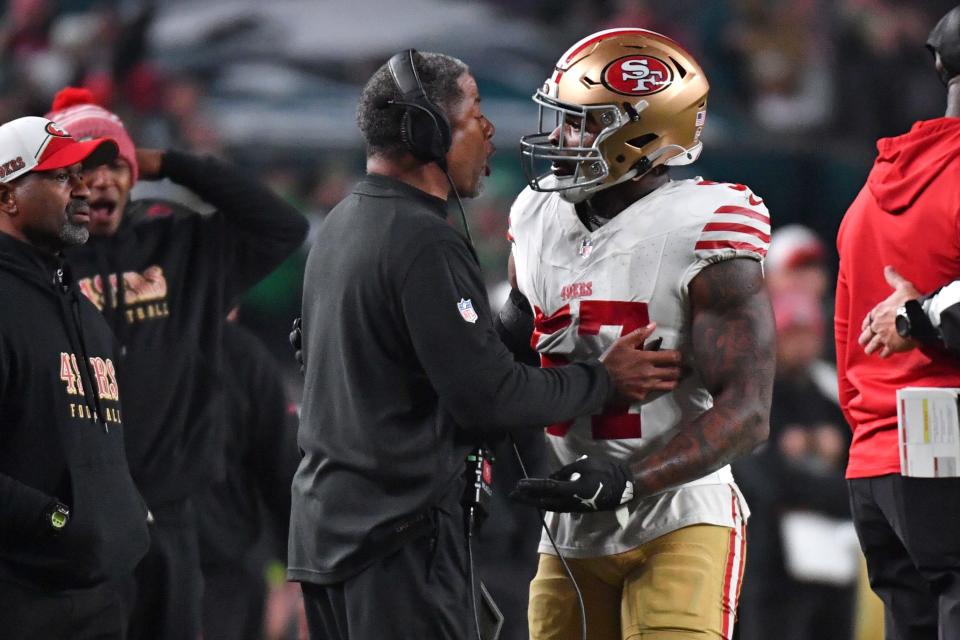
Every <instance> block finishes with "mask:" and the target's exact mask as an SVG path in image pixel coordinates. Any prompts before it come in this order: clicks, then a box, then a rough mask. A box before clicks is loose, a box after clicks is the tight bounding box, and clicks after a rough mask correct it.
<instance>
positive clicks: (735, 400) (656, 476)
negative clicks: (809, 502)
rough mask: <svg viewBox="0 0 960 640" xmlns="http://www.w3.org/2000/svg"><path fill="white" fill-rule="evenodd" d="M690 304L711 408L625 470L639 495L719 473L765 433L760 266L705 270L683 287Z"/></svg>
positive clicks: (769, 383) (767, 362)
mask: <svg viewBox="0 0 960 640" xmlns="http://www.w3.org/2000/svg"><path fill="white" fill-rule="evenodd" d="M690 303H691V306H692V313H693V327H692V340H693V357H694V368H695V369H696V370H697V372H698V373H699V374H700V378H701V379H702V380H703V383H704V386H705V387H706V388H707V390H708V391H709V392H710V394H711V395H712V396H713V407H712V408H711V409H709V410H707V411H706V412H704V413H703V414H701V415H700V416H698V417H697V418H696V419H694V420H692V421H691V422H689V423H687V424H684V425H682V426H681V427H680V431H679V433H677V434H676V435H675V436H674V437H673V438H671V439H670V440H669V441H668V442H667V443H666V444H665V445H664V447H663V448H662V449H660V450H659V451H657V452H655V453H653V454H651V455H649V456H648V457H646V458H644V459H642V460H638V461H636V462H634V463H632V464H631V471H632V472H633V476H634V485H635V492H636V494H637V495H639V496H641V497H643V496H648V495H651V494H654V493H656V492H658V491H661V490H663V489H666V488H669V487H673V486H676V485H679V484H683V483H684V482H688V481H690V480H695V479H697V478H699V477H701V476H704V475H706V474H708V473H710V472H711V471H715V470H717V469H719V468H720V467H723V466H724V465H726V464H727V463H729V462H731V461H732V460H734V459H735V458H737V457H739V456H741V455H743V454H745V453H749V452H750V451H752V450H753V449H754V447H756V446H757V445H758V444H760V443H761V442H763V441H764V440H766V439H767V435H768V433H769V431H770V398H771V393H772V390H773V371H774V355H775V348H774V344H775V343H774V323H773V312H772V310H771V308H770V300H769V298H768V297H767V291H766V288H765V287H764V283H763V274H762V271H761V268H760V263H758V262H755V261H753V260H747V259H740V258H737V259H733V260H727V261H724V262H720V263H717V264H713V265H710V266H708V267H706V268H705V269H703V271H701V272H700V274H699V275H697V277H696V278H694V280H693V282H691V283H690Z"/></svg>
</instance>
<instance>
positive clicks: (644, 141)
mask: <svg viewBox="0 0 960 640" xmlns="http://www.w3.org/2000/svg"><path fill="white" fill-rule="evenodd" d="M659 137H660V136H658V135H657V134H655V133H648V134H645V135H642V136H638V137H636V138H631V139H630V140H627V144H628V145H630V146H631V147H636V148H637V149H643V148H644V147H645V146H647V145H648V144H650V143H651V142H653V141H654V140H656V139H657V138H659Z"/></svg>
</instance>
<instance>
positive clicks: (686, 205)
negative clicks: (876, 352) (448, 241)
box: [510, 29, 774, 640]
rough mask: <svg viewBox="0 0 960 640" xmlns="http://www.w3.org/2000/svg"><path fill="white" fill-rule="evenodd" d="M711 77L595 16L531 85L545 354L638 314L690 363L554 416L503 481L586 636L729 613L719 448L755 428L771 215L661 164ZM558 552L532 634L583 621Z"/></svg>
mask: <svg viewBox="0 0 960 640" xmlns="http://www.w3.org/2000/svg"><path fill="white" fill-rule="evenodd" d="M708 90H709V85H708V83H707V79H706V77H705V76H704V73H703V70H702V69H701V68H700V66H699V65H698V64H697V62H696V61H695V60H694V59H693V57H692V56H691V55H690V54H689V53H688V52H687V51H685V50H684V49H683V48H682V47H681V46H680V45H679V44H677V43H676V42H674V41H673V40H671V39H670V38H668V37H666V36H663V35H660V34H658V33H654V32H651V31H646V30H644V29H613V30H608V31H602V32H599V33H596V34H594V35H591V36H588V37H587V38H584V39H583V40H581V41H580V42H578V43H576V44H575V45H573V46H572V47H571V48H570V49H569V50H568V51H567V52H566V53H564V54H563V56H562V57H561V58H560V60H559V61H558V62H557V65H556V69H555V71H554V73H553V74H552V75H551V76H550V77H549V78H548V79H547V80H546V82H545V83H544V84H543V86H542V87H541V88H540V89H539V90H538V91H537V92H536V94H535V95H534V96H533V100H534V101H535V102H536V103H537V104H538V105H539V107H540V118H541V126H540V131H539V132H538V133H537V134H534V135H529V136H525V137H523V138H522V140H521V149H522V155H523V158H524V168H525V170H526V172H527V178H528V181H529V187H528V188H527V189H525V190H524V191H523V192H522V193H521V194H520V196H519V197H518V198H517V200H516V202H515V203H514V205H513V207H512V209H511V212H510V237H511V239H512V243H513V245H512V254H511V257H510V262H511V264H510V272H511V276H512V284H513V285H514V287H515V288H516V289H518V290H519V293H517V292H514V294H513V295H512V297H511V299H512V300H513V301H514V302H515V303H517V304H520V305H522V304H523V302H522V298H521V297H520V294H521V293H522V295H523V296H525V297H526V299H527V300H528V301H529V306H530V308H529V309H527V310H526V311H529V312H530V313H532V314H533V325H534V327H533V334H532V338H531V344H532V345H533V346H534V347H535V348H536V350H537V351H539V353H540V356H541V360H542V366H545V367H551V366H561V365H563V363H565V362H567V361H573V360H578V359H584V358H590V357H597V356H600V355H601V354H602V353H603V352H604V350H605V349H606V348H608V347H609V346H610V344H611V343H612V342H613V341H614V340H615V339H616V338H617V337H618V336H620V335H621V334H625V333H627V332H630V331H633V330H634V329H636V328H637V327H642V326H645V325H647V324H648V322H654V323H655V324H656V332H655V333H654V335H653V339H657V344H656V345H648V348H650V347H654V348H655V347H657V346H660V345H662V347H663V348H665V349H667V348H669V349H676V350H679V351H680V352H681V353H682V354H683V358H684V363H685V365H686V367H687V368H688V369H689V372H688V373H687V375H686V376H685V378H684V379H683V380H682V381H681V382H680V384H679V385H678V386H677V388H676V389H675V390H674V391H671V392H665V393H661V394H659V395H658V396H650V397H648V398H647V399H646V400H645V401H644V402H643V403H642V404H633V405H628V404H625V403H624V404H617V403H612V404H610V405H608V406H607V407H606V409H605V410H604V412H603V413H601V414H598V415H588V416H583V417H581V418H578V419H577V420H574V421H572V422H566V423H562V424H555V425H552V426H550V427H549V428H548V429H547V440H548V441H549V445H548V448H549V450H550V452H551V456H552V462H553V463H554V465H555V467H554V468H559V470H558V471H556V472H555V473H554V474H553V475H552V476H551V477H550V478H543V479H530V480H524V481H521V482H520V484H519V485H518V487H517V489H516V490H515V492H514V494H513V495H514V497H516V498H517V499H519V500H521V501H524V502H528V503H530V504H534V505H536V506H538V507H540V508H541V509H544V510H546V511H548V512H551V513H548V520H547V522H548V526H549V528H550V530H551V532H552V533H553V535H554V537H555V538H556V543H557V547H558V548H559V550H560V551H561V552H562V553H563V555H564V556H565V557H566V558H568V560H569V563H570V566H571V569H572V572H573V575H574V576H575V578H576V580H577V583H578V584H579V586H580V589H581V590H582V593H583V598H584V600H585V606H586V625H587V637H588V638H590V640H614V639H617V640H619V639H620V638H634V637H636V638H639V637H642V638H644V640H651V639H655V638H664V639H667V638H669V639H670V640H679V639H680V638H730V637H731V634H732V631H733V623H734V616H735V611H736V606H737V598H738V594H739V588H740V578H741V576H742V571H743V564H744V558H745V550H746V545H745V538H744V530H745V522H746V519H747V516H748V510H747V507H746V505H745V504H744V501H743V498H742V496H741V495H740V492H739V490H738V489H737V486H736V484H735V483H734V481H733V477H732V475H731V472H730V467H729V466H728V465H729V463H730V461H731V460H733V459H735V458H736V457H737V456H740V455H743V454H745V453H748V452H750V451H751V450H753V449H754V448H755V447H756V446H757V445H758V444H760V443H761V442H763V441H764V440H765V439H766V437H767V433H768V431H769V424H768V423H769V411H770V395H771V387H772V382H773V367H774V323H773V316H772V312H771V309H770V302H769V300H768V297H767V293H766V291H765V287H764V282H763V271H762V262H763V258H764V255H765V253H766V251H767V246H768V243H769V241H770V214H769V212H768V211H767V208H766V206H764V203H763V199H762V198H760V197H758V196H757V195H755V194H754V193H753V192H752V191H751V190H750V189H749V188H747V187H746V186H743V185H740V184H728V183H722V182H713V181H709V180H703V179H701V178H695V179H690V180H673V179H671V177H670V174H669V171H670V167H673V166H679V165H687V164H690V163H692V162H694V161H695V160H696V159H697V157H698V156H699V155H700V151H701V149H702V146H703V145H702V142H701V133H702V131H703V127H704V124H705V121H706V114H707V93H708ZM513 315H517V314H513ZM555 553H556V552H555V551H554V549H553V547H552V546H551V545H550V544H549V542H548V540H547V539H546V538H544V539H543V541H542V543H541V545H540V554H541V555H540V564H539V568H538V572H537V575H536V577H535V578H534V580H533V582H532V583H531V586H530V604H529V614H528V615H529V624H530V637H531V638H532V639H533V640H548V639H561V638H562V639H563V640H570V639H572V638H578V637H580V614H579V609H578V607H577V600H576V594H575V591H574V589H573V586H572V584H571V583H570V582H569V580H568V579H567V577H566V575H565V573H564V571H563V569H562V565H561V563H560V561H559V560H558V558H557V557H556V555H555Z"/></svg>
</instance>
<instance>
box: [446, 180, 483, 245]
mask: <svg viewBox="0 0 960 640" xmlns="http://www.w3.org/2000/svg"><path fill="white" fill-rule="evenodd" d="M441 168H443V169H444V171H443V174H444V175H445V176H447V182H449V183H450V190H451V191H453V195H455V196H456V197H457V206H458V207H460V219H461V220H463V230H464V232H465V233H466V234H467V242H469V243H470V246H471V247H473V237H472V236H471V235H470V227H469V226H467V214H466V213H465V212H464V210H463V200H461V199H460V192H459V191H457V186H456V185H455V184H453V178H451V177H450V172H448V171H447V170H446V168H444V167H441ZM474 251H476V247H474Z"/></svg>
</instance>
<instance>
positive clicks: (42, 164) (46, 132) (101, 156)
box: [0, 116, 118, 182]
mask: <svg viewBox="0 0 960 640" xmlns="http://www.w3.org/2000/svg"><path fill="white" fill-rule="evenodd" d="M117 153H118V148H117V143H116V142H114V141H113V140H112V139H111V138H95V139H93V140H85V141H83V142H78V141H77V140H76V139H74V138H73V137H72V136H71V135H70V134H69V133H67V132H66V131H65V130H64V129H63V128H61V127H60V126H59V125H58V124H57V123H55V122H53V121H52V120H47V119H46V118H38V117H35V116H27V117H24V118H17V119H16V120H11V121H10V122H7V123H6V124H4V125H2V126H0V182H10V181H11V180H16V179H17V178H19V177H20V176H22V175H24V174H26V173H29V172H30V171H51V170H53V169H60V168H62V167H69V166H70V165H72V164H76V163H78V162H82V163H84V164H85V165H90V166H95V165H99V164H107V163H109V162H112V161H113V160H114V159H115V158H116V157H117Z"/></svg>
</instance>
